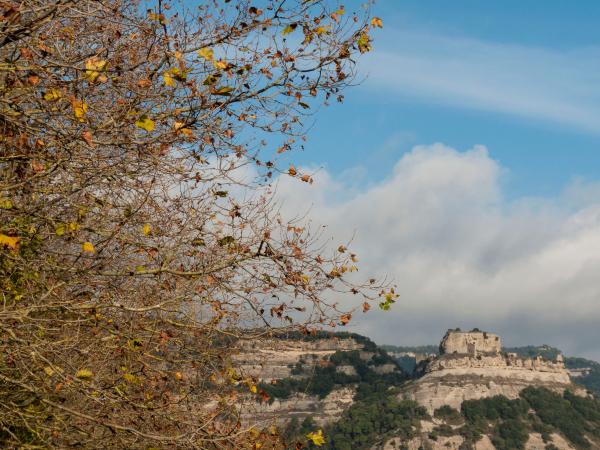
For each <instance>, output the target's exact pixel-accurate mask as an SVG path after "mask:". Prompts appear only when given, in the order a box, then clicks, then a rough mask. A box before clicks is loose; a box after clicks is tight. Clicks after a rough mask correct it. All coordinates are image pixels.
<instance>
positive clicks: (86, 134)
mask: <svg viewBox="0 0 600 450" xmlns="http://www.w3.org/2000/svg"><path fill="white" fill-rule="evenodd" d="M81 137H82V138H83V140H84V141H85V143H86V144H87V145H89V146H90V147H92V148H94V147H95V145H94V142H93V141H92V133H90V132H89V131H84V132H83V133H81Z"/></svg>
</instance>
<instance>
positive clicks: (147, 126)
mask: <svg viewBox="0 0 600 450" xmlns="http://www.w3.org/2000/svg"><path fill="white" fill-rule="evenodd" d="M135 126H136V127H138V128H141V129H142V130H146V131H152V130H154V126H155V124H154V121H153V120H152V119H150V118H149V117H148V116H147V115H145V114H144V115H143V116H141V117H140V118H139V119H138V120H136V121H135Z"/></svg>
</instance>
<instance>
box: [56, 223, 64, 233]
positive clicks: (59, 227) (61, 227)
mask: <svg viewBox="0 0 600 450" xmlns="http://www.w3.org/2000/svg"><path fill="white" fill-rule="evenodd" d="M54 232H55V233H56V235H57V236H62V235H63V234H65V224H64V223H59V224H58V225H56V227H55V228H54Z"/></svg>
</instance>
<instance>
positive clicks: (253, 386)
mask: <svg viewBox="0 0 600 450" xmlns="http://www.w3.org/2000/svg"><path fill="white" fill-rule="evenodd" d="M250 392H252V393H253V394H256V393H257V392H258V390H257V389H256V385H254V384H253V385H252V386H250Z"/></svg>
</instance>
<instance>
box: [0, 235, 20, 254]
mask: <svg viewBox="0 0 600 450" xmlns="http://www.w3.org/2000/svg"><path fill="white" fill-rule="evenodd" d="M19 240H20V238H19V237H17V236H7V235H6V234H0V245H3V246H5V247H8V248H10V249H11V250H16V249H17V246H18V245H19Z"/></svg>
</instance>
